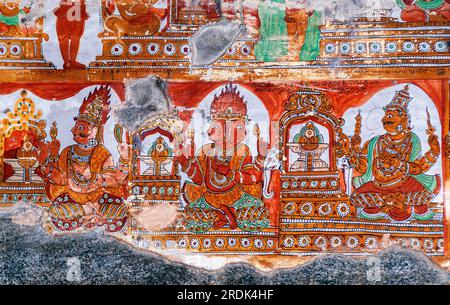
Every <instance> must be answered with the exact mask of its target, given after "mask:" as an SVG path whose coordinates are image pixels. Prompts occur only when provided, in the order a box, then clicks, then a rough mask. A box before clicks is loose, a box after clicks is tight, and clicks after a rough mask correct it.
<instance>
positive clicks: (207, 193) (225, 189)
mask: <svg viewBox="0 0 450 305" xmlns="http://www.w3.org/2000/svg"><path fill="white" fill-rule="evenodd" d="M210 118H211V123H210V125H209V128H208V131H207V134H208V137H209V139H210V140H211V141H212V143H209V144H205V145H203V146H202V147H201V148H200V149H199V150H198V152H197V153H196V155H195V156H190V155H189V152H195V149H186V148H185V147H175V156H176V157H175V160H176V162H178V164H180V165H181V168H182V171H183V172H185V173H186V174H187V175H188V177H189V179H190V180H191V182H186V183H185V184H184V192H183V194H184V199H185V200H186V202H187V203H188V204H189V208H198V207H204V206H207V207H209V208H212V209H214V210H215V211H217V212H218V213H217V217H216V219H215V221H214V224H213V228H214V229H219V228H222V227H224V226H226V225H229V227H230V228H231V229H235V228H236V227H238V222H237V215H236V210H238V209H241V208H243V207H244V208H258V209H259V208H262V209H264V202H263V201H262V179H263V164H264V159H265V156H266V154H267V143H266V142H264V141H263V140H260V139H259V136H258V144H257V145H258V155H257V156H256V158H254V157H253V156H252V153H251V151H250V148H249V147H248V146H247V145H246V144H245V143H244V140H245V138H246V135H247V132H246V123H247V103H246V102H245V101H244V97H243V96H240V95H239V92H238V91H237V88H236V87H233V86H232V85H227V86H226V87H225V89H224V90H222V92H221V94H220V95H219V96H215V97H214V100H213V102H212V104H211V108H210ZM186 151H188V152H186Z"/></svg>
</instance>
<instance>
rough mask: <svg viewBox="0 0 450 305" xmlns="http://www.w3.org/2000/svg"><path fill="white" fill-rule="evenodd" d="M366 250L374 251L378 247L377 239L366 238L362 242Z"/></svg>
mask: <svg viewBox="0 0 450 305" xmlns="http://www.w3.org/2000/svg"><path fill="white" fill-rule="evenodd" d="M364 244H365V245H366V248H367V249H376V248H377V247H378V239H377V238H376V237H373V236H370V237H367V238H366V240H365V241H364Z"/></svg>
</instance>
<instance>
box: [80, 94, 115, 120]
mask: <svg viewBox="0 0 450 305" xmlns="http://www.w3.org/2000/svg"><path fill="white" fill-rule="evenodd" d="M110 97H111V95H110V88H109V87H108V86H101V87H100V88H95V90H94V91H93V92H90V93H89V95H88V96H87V97H86V98H85V99H84V100H83V103H82V104H81V107H80V111H79V113H78V116H77V117H76V118H75V119H76V120H83V121H87V122H89V123H91V124H93V125H94V126H97V127H99V126H102V125H104V124H105V123H106V121H107V120H108V118H109V116H108V115H109V111H110V100H109V99H110Z"/></svg>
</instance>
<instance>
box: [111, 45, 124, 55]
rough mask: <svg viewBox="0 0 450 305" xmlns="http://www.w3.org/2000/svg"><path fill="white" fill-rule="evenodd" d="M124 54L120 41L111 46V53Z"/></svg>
mask: <svg viewBox="0 0 450 305" xmlns="http://www.w3.org/2000/svg"><path fill="white" fill-rule="evenodd" d="M122 54H123V46H122V45H121V44H120V43H116V44H115V45H113V46H112V47H111V55H113V56H120V55H122Z"/></svg>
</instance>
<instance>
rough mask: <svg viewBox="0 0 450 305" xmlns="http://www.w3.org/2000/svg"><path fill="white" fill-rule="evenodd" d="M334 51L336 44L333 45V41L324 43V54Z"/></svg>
mask: <svg viewBox="0 0 450 305" xmlns="http://www.w3.org/2000/svg"><path fill="white" fill-rule="evenodd" d="M335 52H336V46H335V45H334V43H331V42H330V43H327V44H326V45H325V53H326V54H333V53H335Z"/></svg>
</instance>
